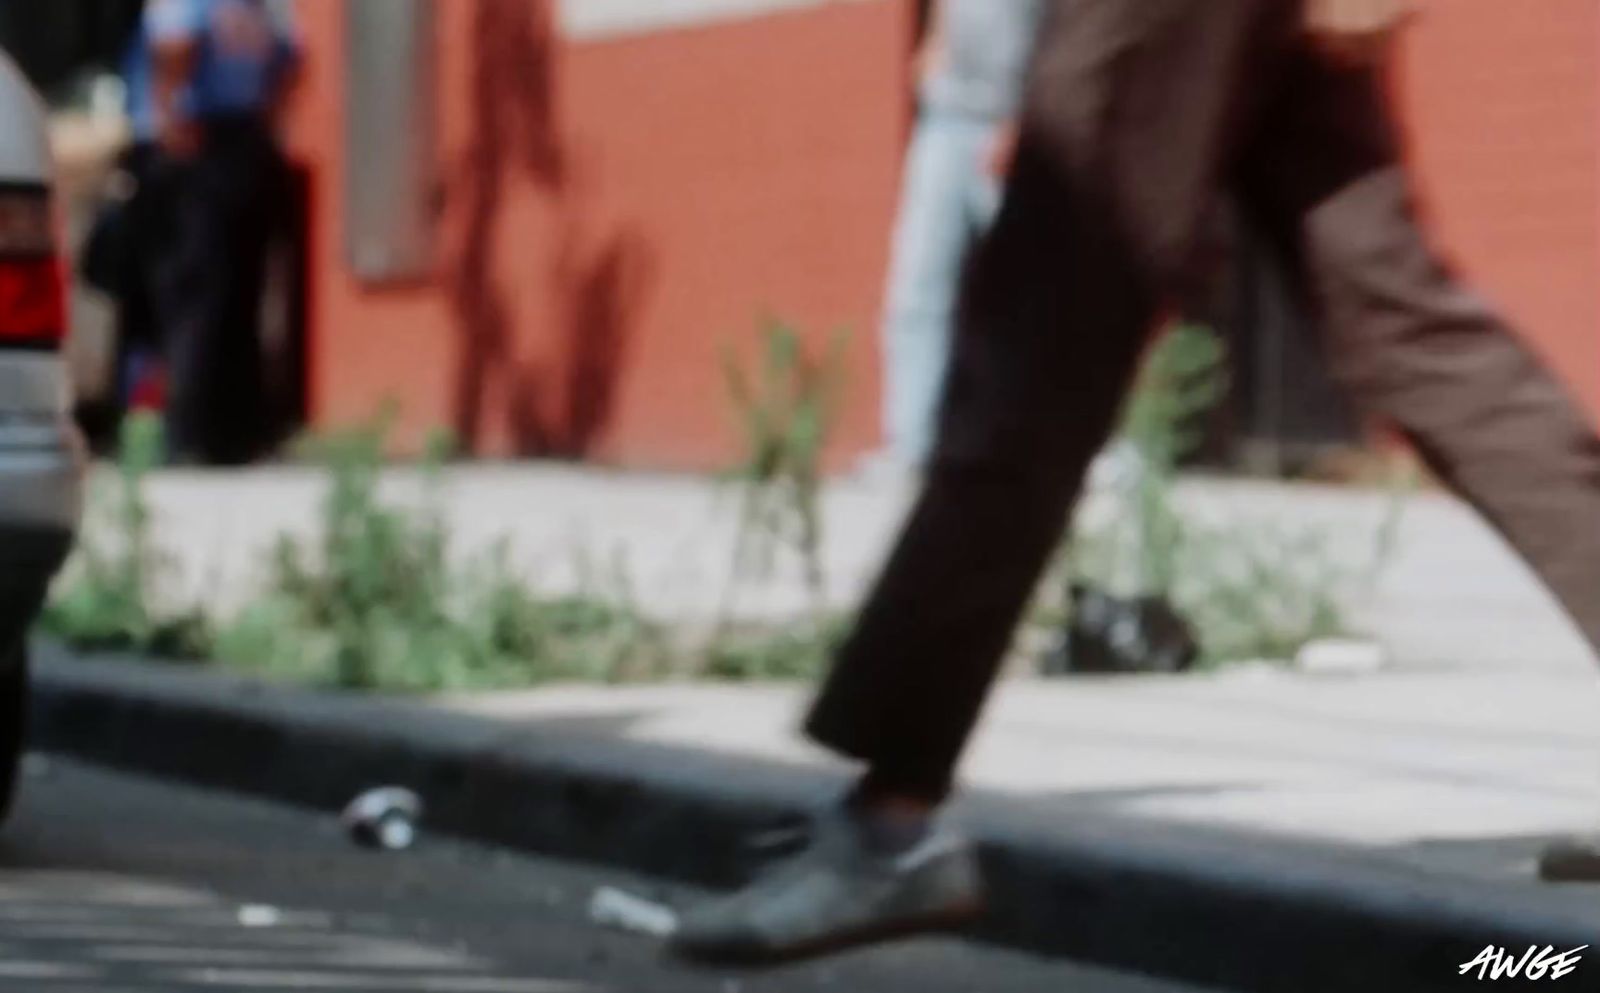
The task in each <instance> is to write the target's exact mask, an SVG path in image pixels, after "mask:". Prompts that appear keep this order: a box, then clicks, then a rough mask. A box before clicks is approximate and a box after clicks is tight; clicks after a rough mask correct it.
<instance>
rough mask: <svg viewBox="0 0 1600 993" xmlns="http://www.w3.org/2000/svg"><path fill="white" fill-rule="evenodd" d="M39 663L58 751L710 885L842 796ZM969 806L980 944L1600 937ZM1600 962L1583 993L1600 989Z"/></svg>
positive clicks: (1411, 988) (1299, 970)
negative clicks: (419, 817)
mask: <svg viewBox="0 0 1600 993" xmlns="http://www.w3.org/2000/svg"><path fill="white" fill-rule="evenodd" d="M39 655H40V658H39V660H38V662H39V664H38V666H37V669H36V674H35V689H36V700H35V708H34V729H33V731H34V740H35V744H36V747H38V748H41V749H43V750H46V751H52V752H57V753H61V754H66V755H71V756H74V757H78V758H82V759H86V760H89V761H92V762H96V763H101V764H105V765H109V766H113V767H117V768H122V769H128V770H134V771H138V772H142V773H148V774H153V775H157V776H164V777H169V778H173V779H179V780H184V781H188V782H193V783H198V784H202V785H207V786H213V787H219V788H224V789H230V790H236V791H241V792H249V793H254V794H259V795H264V796H268V797H272V798H276V799H280V800H284V801H289V802H292V803H296V804H301V805H305V806H309V807H313V808H317V809H321V810H335V809H338V808H340V807H341V806H342V805H343V804H344V803H345V802H346V801H348V800H349V799H350V797H352V796H354V795H355V794H356V793H358V792H360V791H361V790H363V789H366V788H369V787H372V786H376V785H387V784H398V785H406V786H410V787H412V788H414V789H416V790H418V791H419V792H420V793H421V794H422V795H423V796H424V797H425V798H426V800H427V802H428V805H429V816H428V826H429V827H430V828H432V829H434V830H439V831H444V832H447V833H451V834H456V835H460V836H464V837H470V838H474V839H478V840H482V841H486V842H491V843H496V844H502V845H506V846H510V847H515V848H520V849H525V850H529V851H535V852H539V853H542V854H547V855H553V856H557V857H562V858H571V859H579V860H584V861H590V862H595V863H600V864H607V865H612V866H616V867H619V868H626V869H630V870H637V871H642V872H648V873H655V874H660V875H665V876H669V877H672V878H677V879H682V880H685V881H690V882H695V883H699V884H703V885H711V886H722V885H728V884H731V883H733V882H736V881H737V880H739V879H740V878H742V877H743V875H744V874H745V873H746V872H747V871H748V869H749V865H748V864H747V863H746V861H745V859H744V857H743V856H742V855H741V852H742V848H741V845H740V842H741V839H743V838H744V837H746V836H747V834H748V833H749V832H750V831H752V830H755V829H759V828H762V827H769V826H771V825H773V824H774V823H775V822H777V821H781V820H784V819H788V818H793V817H796V816H799V815H801V814H802V813H803V812H804V811H805V810H806V809H808V808H809V807H811V806H812V805H814V804H815V803H816V802H817V801H818V799H819V798H820V797H822V796H825V795H827V793H828V792H829V791H831V790H835V789H837V788H838V782H837V780H836V779H834V778H833V777H832V776H830V775H828V774H826V773H823V772H819V771H814V770H806V769H799V768H795V767H790V766H777V765H773V764H770V763H762V762H745V761H739V760H735V759H731V758H728V757H725V756H718V755H711V754H708V753H701V752H694V751H688V750H684V749H676V748H661V747H656V746H646V745H641V744H634V743H627V742H620V741H618V740H616V738H615V736H612V735H607V734H605V733H597V730H596V729H593V728H590V729H584V728H581V727H573V726H566V725H565V724H563V723H561V722H558V723H557V724H556V725H552V724H551V723H550V722H544V723H540V724H532V725H528V726H523V727H508V725H506V724H505V723H504V722H491V721H485V720H478V719H473V718H468V717H462V716H457V715H452V714H445V713H441V712H439V711H437V710H431V709H429V708H427V707H425V706H420V705H415V704H409V703H405V702H397V701H389V700H374V699H370V698H362V697H355V696H341V695H335V694H320V693H308V692H301V691H294V690H286V689H280V688H267V687H263V686H260V685H258V684H254V683H251V682H248V681H244V680H239V679H235V678H231V677H227V676H219V675H215V674H212V673H204V672H197V671H194V670H184V669H174V668H172V667H157V666H151V665H145V664H140V663H137V662H132V661H126V662H84V661H75V660H70V659H68V658H67V657H66V656H65V653H63V652H61V651H60V650H58V649H54V648H52V647H50V646H42V647H41V650H40V652H39ZM959 816H961V817H962V818H963V820H965V821H966V822H967V823H969V824H970V825H971V826H972V827H973V829H974V830H975V832H976V833H977V835H978V836H979V838H980V839H982V841H983V843H984V847H985V855H986V858H987V862H988V868H989V871H990V876H991V882H992V885H993V891H994V892H993V895H994V904H995V906H994V912H993V914H992V915H991V918H990V920H989V922H988V923H987V924H986V925H985V926H984V929H983V934H982V935H981V936H982V937H984V938H985V939H987V940H991V941H994V942H996V943H999V944H1004V945H1008V946H1012V947H1017V948H1021V949H1024V950H1028V951H1033V952H1038V953H1041V954H1046V955H1062V956H1070V957H1073V958H1078V959H1083V960H1086V961H1093V962H1100V963H1104V964H1107V965H1112V966H1121V967H1127V968H1134V969H1138V970H1139V971H1143V972H1147V973H1153V974H1158V975H1166V976H1171V977H1174V978H1178V979H1183V980H1187V981H1190V982H1196V983H1200V984H1205V985H1211V986H1215V987H1218V988H1223V989H1229V990H1240V991H1255V993H1348V991H1350V990H1358V989H1359V990H1369V991H1380V990H1383V991H1387V990H1393V991H1396V993H1400V991H1404V993H1431V991H1434V990H1458V989H1462V988H1463V984H1465V983H1468V982H1469V980H1468V979H1464V978H1462V977H1460V976H1459V975H1458V971H1457V970H1458V967H1459V966H1460V965H1461V964H1462V963H1465V962H1468V961H1470V960H1472V959H1473V958H1474V957H1475V956H1477V955H1478V954H1479V953H1480V952H1481V951H1482V950H1483V949H1484V948H1485V947H1486V946H1488V945H1498V946H1503V947H1506V948H1508V949H1512V950H1514V953H1515V954H1517V955H1519V956H1520V954H1521V952H1522V951H1524V950H1526V948H1527V947H1528V946H1530V945H1538V946H1540V947H1541V948H1542V947H1544V946H1546V945H1553V946H1556V947H1557V949H1558V950H1560V951H1565V950H1567V949H1569V948H1575V947H1578V946H1580V945H1585V944H1589V945H1600V927H1597V926H1596V921H1597V918H1595V917H1593V916H1589V915H1587V914H1583V915H1579V914H1574V913H1572V912H1571V911H1570V908H1571V907H1572V906H1574V905H1573V904H1570V903H1562V902H1561V901H1552V900H1547V899H1544V896H1546V895H1547V894H1546V891H1540V890H1536V889H1533V888H1526V889H1524V888H1512V887H1501V886H1494V885H1491V884H1488V883H1479V882H1473V881H1466V880H1457V879H1454V878H1447V877H1440V876H1434V875H1428V874H1423V873H1420V872H1409V873H1408V872H1407V871H1406V870H1404V869H1397V868H1395V867H1394V866H1391V865H1387V864H1381V863H1377V862H1375V861H1374V860H1371V859H1367V858H1363V857H1361V856H1359V855H1357V854H1355V853H1348V852H1341V851H1337V850H1332V849H1328V848H1317V847H1312V846H1297V845H1291V844H1286V843H1283V842H1280V841H1273V840H1268V839H1262V838H1254V837H1248V836H1243V835H1238V834H1223V833H1220V832H1211V831H1207V830H1205V829H1201V828H1196V829H1194V830H1178V829H1175V828H1173V827H1171V826H1157V825H1152V824H1149V823H1146V822H1140V821H1135V820H1132V819H1128V818H1113V817H1107V816H1104V815H1094V816H1084V815H1079V814H1072V813H1064V812H1063V811H1062V810H1060V809H1059V808H1058V809H1054V810H1046V809H1042V807H1041V805H1040V804H1038V803H1026V802H1021V801H1015V800H1006V799H1004V798H1000V797H993V796H980V797H977V798H975V799H973V800H971V801H970V802H969V803H968V804H967V805H966V807H965V808H964V809H963V810H962V811H960V812H959ZM1580 918H1582V919H1580ZM1584 920H1587V921H1588V922H1589V924H1588V926H1586V925H1585V923H1584ZM1596 958H1597V961H1596V962H1586V963H1585V964H1584V966H1583V967H1582V968H1580V970H1579V971H1578V972H1577V973H1576V974H1574V975H1573V976H1572V977H1571V978H1572V979H1574V980H1575V982H1573V983H1572V984H1571V988H1573V989H1592V988H1596V987H1595V983H1596V977H1600V956H1596ZM1474 978H1475V977H1474ZM1585 979H1587V982H1585ZM1513 985H1515V984H1514V983H1513Z"/></svg>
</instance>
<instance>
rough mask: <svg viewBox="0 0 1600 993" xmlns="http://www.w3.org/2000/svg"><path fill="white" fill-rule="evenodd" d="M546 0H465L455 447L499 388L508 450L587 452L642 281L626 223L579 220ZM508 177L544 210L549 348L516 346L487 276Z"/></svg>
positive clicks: (505, 303)
mask: <svg viewBox="0 0 1600 993" xmlns="http://www.w3.org/2000/svg"><path fill="white" fill-rule="evenodd" d="M554 7H555V4H554V0H475V6H474V11H473V20H472V25H471V60H472V63H471V64H472V66H473V69H472V73H473V75H472V80H471V101H472V110H471V114H472V122H471V138H470V140H469V142H468V144H467V146H466V147H465V149H464V150H463V152H462V155H461V157H460V159H459V161H457V162H455V163H453V164H451V167H450V168H449V171H448V172H447V177H450V178H449V179H448V182H449V184H450V187H449V198H448V202H449V204H450V211H449V222H450V223H451V224H452V225H454V226H455V229H456V231H457V232H458V236H459V239H460V240H459V242H458V244H459V245H460V248H459V251H458V252H457V253H456V256H455V259H456V261H455V264H454V265H453V266H452V267H451V268H450V269H449V270H448V272H447V279H448V281H449V288H450V295H451V304H452V308H453V310H454V313H455V317H456V322H457V334H458V336H459V339H460V344H461V347H460V351H459V359H458V363H459V365H458V368H457V370H456V375H455V383H454V387H453V389H454V396H453V399H452V418H453V421H454V423H453V427H454V429H455V432H456V436H457V438H458V439H460V441H461V443H462V444H463V445H464V446H465V448H466V450H468V451H475V450H478V449H479V448H480V446H481V443H482V441H483V438H484V433H485V427H486V424H487V423H488V422H489V419H490V417H491V415H493V414H495V413H496V411H494V410H492V409H491V402H492V400H493V399H496V398H498V399H499V400H500V402H502V403H503V404H504V405H505V407H504V411H503V413H504V414H505V416H506V419H507V421H508V423H509V424H510V427H511V438H512V444H513V445H514V447H515V450H516V454H518V455H524V456H537V457H559V458H580V457H583V456H586V455H589V454H591V453H592V451H593V449H594V446H595V444H596V442H597V441H598V439H599V437H600V435H601V434H602V433H603V432H604V430H605V428H606V427H607V425H608V423H609V421H610V417H611V414H612V412H613V408H614V404H615V398H616V384H617V380H618V377H619V375H620V373H621V369H622V366H623V363H624V359H625V357H626V354H627V350H628V346H629V343H630V340H631V338H632V335H633V333H634V330H635V325H636V323H637V319H638V315H639V310H640V304H641V302H642V301H643V300H644V298H645V294H646V293H647V292H648V289H649V286H650V283H651V281H652V269H653V266H652V264H651V260H650V258H649V256H648V253H647V252H646V250H645V249H644V247H643V245H642V240H641V239H640V238H639V236H638V235H637V233H636V232H631V231H629V230H627V229H626V228H623V229H621V230H616V229H612V230H607V231H604V232H603V233H601V234H599V235H598V236H597V235H596V233H595V232H594V231H593V230H592V228H593V227H594V222H593V211H592V210H589V209H586V208H588V207H590V206H591V200H592V198H591V196H590V194H589V191H588V190H586V189H585V187H584V185H583V182H582V180H581V175H580V173H581V170H579V169H576V168H574V162H575V156H574V155H573V153H572V150H571V149H570V148H568V147H565V145H564V143H563V141H562V138H561V128H560V122H559V119H558V114H557V109H556V108H557V104H558V101H557V99H556V67H555V58H556V46H557V40H556V23H555V18H556V12H555V9H554ZM517 182H522V183H531V184H533V186H534V187H535V188H536V189H537V190H538V191H539V193H540V195H541V196H542V197H544V198H546V199H547V200H548V201H549V202H550V204H551V205H552V207H553V208H554V209H553V210H552V212H551V213H552V216H554V217H556V218H557V222H556V223H555V225H554V226H553V227H552V228H551V230H550V231H549V232H548V235H549V237H550V238H551V245H552V248H553V251H551V252H550V254H549V257H550V258H552V259H553V262H552V263H551V266H552V272H551V274H550V275H551V277H552V280H551V281H552V283H553V285H554V286H555V287H556V297H555V299H554V300H553V301H551V303H550V305H549V313H548V315H541V316H542V317H546V316H547V318H548V320H549V322H550V325H551V326H552V327H554V328H555V334H556V337H557V338H558V341H557V342H556V343H555V344H556V347H555V348H554V349H553V352H552V354H554V355H555V358H554V359H553V360H547V361H540V360H526V359H523V358H521V357H519V356H518V354H517V349H516V347H515V346H516V327H515V318H514V315H513V309H512V306H511V304H510V302H509V300H508V296H509V293H508V287H507V286H506V285H505V283H504V281H503V280H501V279H499V278H497V271H498V265H497V263H498V262H499V259H498V258H497V251H496V249H497V246H498V245H499V244H500V233H501V230H500V229H501V226H502V224H503V223H505V217H506V211H505V207H506V200H507V192H508V190H509V188H510V186H511V184H513V183H517ZM530 275H531V274H530Z"/></svg>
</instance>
